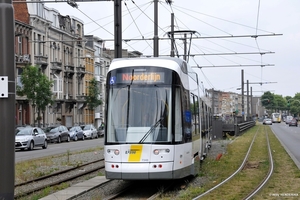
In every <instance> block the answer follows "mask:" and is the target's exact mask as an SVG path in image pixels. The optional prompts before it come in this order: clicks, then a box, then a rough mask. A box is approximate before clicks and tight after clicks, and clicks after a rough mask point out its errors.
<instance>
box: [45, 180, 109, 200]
mask: <svg viewBox="0 0 300 200" xmlns="http://www.w3.org/2000/svg"><path fill="white" fill-rule="evenodd" d="M107 181H109V180H108V179H106V178H105V176H96V177H95V178H92V179H90V180H87V181H85V182H81V183H77V184H75V185H72V186H71V187H69V188H66V189H64V190H61V191H58V192H56V193H53V194H50V195H49V196H46V197H44V198H41V199H40V200H67V199H70V198H73V197H76V196H79V195H80V194H82V193H83V192H85V191H89V190H91V189H94V188H96V187H98V186H99V185H101V184H103V183H105V182H107Z"/></svg>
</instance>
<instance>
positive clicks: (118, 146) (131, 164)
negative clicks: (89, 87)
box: [104, 58, 210, 180]
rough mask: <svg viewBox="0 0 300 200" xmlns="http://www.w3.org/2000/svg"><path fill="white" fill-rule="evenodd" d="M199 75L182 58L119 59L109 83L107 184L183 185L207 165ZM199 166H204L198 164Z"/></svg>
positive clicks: (108, 78)
mask: <svg viewBox="0 0 300 200" xmlns="http://www.w3.org/2000/svg"><path fill="white" fill-rule="evenodd" d="M198 83H199V81H198V79H197V74H196V73H195V72H193V70H192V68H191V67H190V66H189V65H188V64H187V63H186V62H185V61H183V60H181V59H179V58H120V59H114V60H113V61H112V63H111V65H110V67H109V71H108V75H107V83H106V90H107V91H106V94H107V95H106V105H105V108H106V113H105V121H106V127H105V137H104V138H105V142H104V143H105V145H104V156H105V175H106V178H107V179H123V180H150V179H179V178H183V177H186V176H189V175H195V174H196V173H197V171H196V170H195V167H196V163H200V160H202V159H204V157H205V155H206V153H207V151H208V148H209V144H210V143H209V141H207V140H208V139H207V138H210V137H208V136H207V135H206V136H203V135H202V134H201V133H202V132H205V131H206V130H202V128H201V127H202V126H201V125H202V123H205V122H206V121H207V122H208V121H209V119H208V118H206V119H204V117H206V116H209V115H208V113H207V112H203V109H202V108H203V107H205V108H206V110H210V109H208V107H207V105H203V102H201V99H200V92H199V85H198ZM204 114H205V116H203V115H204ZM207 128H208V127H207ZM197 161H199V162H197Z"/></svg>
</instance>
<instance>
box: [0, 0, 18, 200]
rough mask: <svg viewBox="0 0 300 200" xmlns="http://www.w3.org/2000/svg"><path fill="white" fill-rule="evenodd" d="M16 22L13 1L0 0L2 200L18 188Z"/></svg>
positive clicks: (0, 162) (0, 184)
mask: <svg viewBox="0 0 300 200" xmlns="http://www.w3.org/2000/svg"><path fill="white" fill-rule="evenodd" d="M14 31H15V20H14V9H13V5H12V1H11V0H0V49H1V51H0V119H1V120H0V127H1V132H0V135H1V140H0V152H1V161H0V199H5V200H6V199H7V200H10V199H14V189H15V185H14V184H15V134H14V133H15V123H16V119H15V114H16V110H15V109H16V108H15V100H16V96H15V54H14V46H15V43H14V41H15V40H14V39H15V32H14Z"/></svg>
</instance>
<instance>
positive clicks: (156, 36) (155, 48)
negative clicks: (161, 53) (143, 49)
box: [153, 0, 158, 57]
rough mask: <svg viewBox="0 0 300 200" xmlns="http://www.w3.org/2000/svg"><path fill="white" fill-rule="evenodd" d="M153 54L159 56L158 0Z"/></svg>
mask: <svg viewBox="0 0 300 200" xmlns="http://www.w3.org/2000/svg"><path fill="white" fill-rule="evenodd" d="M153 45H154V47H153V51H154V52H153V56H154V57H158V0H154V38H153Z"/></svg>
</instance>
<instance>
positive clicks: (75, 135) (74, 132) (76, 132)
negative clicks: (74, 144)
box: [69, 126, 84, 141]
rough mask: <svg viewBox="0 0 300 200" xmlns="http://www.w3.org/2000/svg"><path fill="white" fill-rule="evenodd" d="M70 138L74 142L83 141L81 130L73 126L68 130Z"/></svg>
mask: <svg viewBox="0 0 300 200" xmlns="http://www.w3.org/2000/svg"><path fill="white" fill-rule="evenodd" d="M69 135H70V138H71V139H72V140H74V141H77V140H84V134H83V130H82V128H81V127H80V126H73V127H71V128H69Z"/></svg>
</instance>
